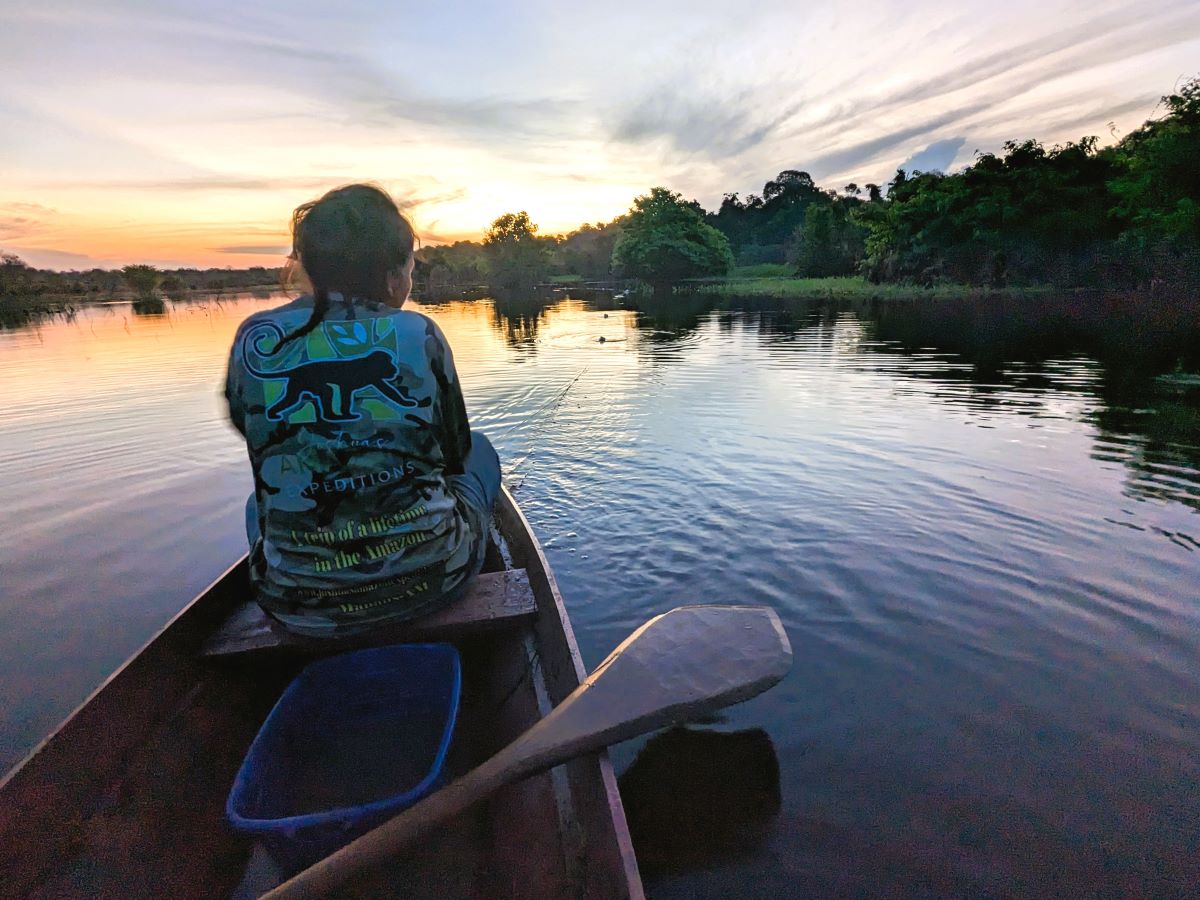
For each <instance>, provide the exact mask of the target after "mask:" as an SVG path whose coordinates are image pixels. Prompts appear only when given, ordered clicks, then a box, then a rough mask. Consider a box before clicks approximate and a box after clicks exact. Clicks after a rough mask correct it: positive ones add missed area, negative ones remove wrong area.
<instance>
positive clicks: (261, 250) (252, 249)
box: [211, 244, 292, 256]
mask: <svg viewBox="0 0 1200 900" xmlns="http://www.w3.org/2000/svg"><path fill="white" fill-rule="evenodd" d="M211 249H212V252H213V253H232V254H235V255H236V254H246V255H249V256H287V255H288V254H289V253H291V252H292V248H291V247H281V246H279V245H278V244H235V245H233V246H231V247H213V248H211Z"/></svg>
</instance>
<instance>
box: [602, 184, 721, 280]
mask: <svg viewBox="0 0 1200 900" xmlns="http://www.w3.org/2000/svg"><path fill="white" fill-rule="evenodd" d="M621 227H622V231H621V236H620V237H619V238H618V239H617V243H616V246H615V247H614V248H613V265H614V266H616V267H618V268H619V269H620V270H621V271H623V272H624V274H625V275H628V276H631V277H633V278H637V279H639V280H641V281H645V282H647V283H648V284H650V285H651V286H652V287H653V288H654V290H655V292H656V293H662V292H665V291H668V290H669V289H670V288H671V287H672V286H673V285H675V284H678V283H679V282H680V281H682V280H684V279H685V278H697V277H702V276H705V275H724V274H725V273H726V272H728V271H729V269H730V267H731V266H732V265H733V251H732V250H730V248H729V241H728V240H727V239H726V237H725V235H723V234H722V233H721V232H720V231H718V230H717V229H716V228H713V227H712V226H711V225H707V224H705V222H704V217H703V216H702V215H701V214H700V213H699V212H697V211H696V208H695V207H694V206H693V205H691V204H689V203H686V202H685V201H684V200H683V198H682V197H681V196H680V195H679V194H677V193H675V192H673V191H669V190H667V189H666V188H661V187H656V188H654V189H653V190H651V191H650V193H649V194H646V195H645V196H642V197H638V198H637V199H636V200H634V201H633V208H632V209H631V210H630V211H629V214H628V215H626V216H625V218H624V220H623V222H622V223H621Z"/></svg>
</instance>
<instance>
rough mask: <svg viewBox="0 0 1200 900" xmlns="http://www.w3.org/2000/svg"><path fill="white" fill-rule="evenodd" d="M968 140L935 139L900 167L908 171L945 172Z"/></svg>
mask: <svg viewBox="0 0 1200 900" xmlns="http://www.w3.org/2000/svg"><path fill="white" fill-rule="evenodd" d="M966 142H967V139H966V138H961V137H956V138H946V139H945V140H941V141H934V142H933V143H932V144H930V145H929V146H928V147H926V148H925V149H924V150H920V151H918V152H916V153H914V154H913V155H912V156H910V157H909V158H908V159H906V160H905V161H904V162H902V163H900V168H901V169H904V171H906V172H945V171H946V170H947V169H949V168H950V164H951V163H952V162H954V158H955V157H956V156H958V151H959V150H961V149H962V147H963V144H965V143H966Z"/></svg>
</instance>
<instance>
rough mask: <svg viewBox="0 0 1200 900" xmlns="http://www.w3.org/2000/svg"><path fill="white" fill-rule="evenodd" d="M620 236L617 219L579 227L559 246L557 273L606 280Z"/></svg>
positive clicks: (619, 224)
mask: <svg viewBox="0 0 1200 900" xmlns="http://www.w3.org/2000/svg"><path fill="white" fill-rule="evenodd" d="M620 235H621V223H620V220H615V221H612V222H605V223H603V224H600V223H597V224H596V225H586V224H585V225H582V226H580V227H579V228H578V229H576V230H575V231H572V232H571V233H570V234H568V235H567V236H566V237H565V238H563V239H562V242H561V243H560V244H559V246H558V253H557V254H556V256H557V259H556V260H555V269H556V271H559V272H561V273H562V274H564V275H579V276H581V277H582V278H586V279H596V280H599V279H606V278H608V277H609V276H611V275H612V257H613V248H614V247H615V246H616V243H617V238H618V237H620Z"/></svg>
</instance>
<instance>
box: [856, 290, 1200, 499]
mask: <svg viewBox="0 0 1200 900" xmlns="http://www.w3.org/2000/svg"><path fill="white" fill-rule="evenodd" d="M860 314H861V315H864V316H865V318H866V319H867V320H868V321H869V323H870V325H871V332H872V335H873V337H874V338H875V340H876V341H877V342H884V343H883V345H882V346H881V345H880V344H879V343H874V344H870V343H869V344H868V346H872V347H874V349H876V350H879V351H881V352H885V353H896V352H901V353H906V354H916V353H919V352H921V351H928V350H930V349H933V350H936V351H938V352H941V353H952V354H956V355H957V356H959V357H961V358H962V360H964V361H965V362H967V363H969V364H970V366H971V368H970V369H961V368H956V367H955V366H953V365H952V364H949V363H948V364H947V365H946V366H944V367H939V366H934V365H927V366H921V367H913V368H911V369H910V368H898V369H897V370H896V373H895V374H896V375H897V376H901V377H908V378H921V379H932V380H934V381H937V382H938V383H946V382H952V381H960V382H964V383H965V384H966V385H968V386H969V390H968V391H966V392H953V393H948V394H945V395H942V394H938V393H937V392H934V393H933V395H932V396H934V398H935V399H941V400H944V401H946V402H950V403H957V404H966V405H969V406H972V407H977V408H1000V407H1003V408H1004V409H1005V410H1006V411H1008V412H1016V413H1018V414H1023V415H1039V414H1041V413H1042V412H1043V411H1044V409H1045V406H1046V400H1047V399H1049V398H1052V397H1053V396H1054V395H1061V394H1064V393H1068V394H1069V393H1075V394H1079V395H1083V396H1087V397H1089V398H1091V399H1094V400H1097V401H1099V404H1098V406H1097V407H1096V409H1095V411H1094V412H1092V413H1090V414H1089V415H1088V419H1089V421H1091V422H1092V424H1094V425H1095V426H1096V427H1097V429H1098V431H1099V434H1098V435H1097V437H1096V445H1095V448H1094V450H1093V456H1094V457H1096V458H1098V459H1104V460H1111V461H1120V462H1121V463H1123V464H1124V465H1125V466H1127V467H1128V469H1129V471H1130V480H1129V483H1128V487H1127V490H1128V491H1129V493H1130V494H1131V495H1133V496H1137V497H1155V498H1164V499H1171V500H1176V501H1178V502H1181V503H1184V504H1187V505H1189V506H1192V507H1194V508H1197V509H1200V391H1196V390H1191V391H1188V390H1186V389H1181V388H1172V387H1171V386H1170V385H1167V384H1164V383H1163V382H1161V381H1160V380H1158V379H1157V378H1156V376H1158V375H1161V374H1163V373H1164V372H1169V371H1170V370H1171V369H1173V368H1175V367H1176V366H1179V367H1183V368H1185V369H1188V370H1190V371H1196V370H1197V369H1198V368H1200V300H1196V299H1188V298H1175V299H1174V300H1170V301H1168V300H1164V301H1162V302H1161V303H1153V304H1150V303H1146V302H1142V303H1140V304H1139V303H1135V302H1133V301H1131V300H1127V299H1123V298H1117V299H1105V298H1098V297H1095V296H1091V297H1089V296H1087V295H1081V294H1069V295H1063V296H1047V297H1039V298H1038V299H1036V300H1030V299H1025V300H1022V299H1019V298H1017V299H1013V298H1009V299H1004V298H989V297H978V298H960V299H957V300H934V301H912V302H896V301H882V302H878V303H872V304H866V305H864V306H863V307H862V308H861V309H860ZM1079 357H1087V358H1089V359H1091V360H1095V361H1096V362H1098V363H1099V369H1098V373H1099V377H1098V378H1091V379H1082V380H1081V379H1072V378H1064V377H1063V373H1062V368H1061V364H1055V363H1054V362H1053V361H1055V360H1058V361H1061V360H1069V359H1072V358H1075V359H1076V360H1078V358H1079ZM1014 392H1019V393H1020V397H1015V396H1014Z"/></svg>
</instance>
